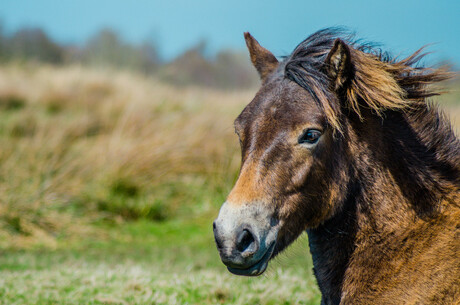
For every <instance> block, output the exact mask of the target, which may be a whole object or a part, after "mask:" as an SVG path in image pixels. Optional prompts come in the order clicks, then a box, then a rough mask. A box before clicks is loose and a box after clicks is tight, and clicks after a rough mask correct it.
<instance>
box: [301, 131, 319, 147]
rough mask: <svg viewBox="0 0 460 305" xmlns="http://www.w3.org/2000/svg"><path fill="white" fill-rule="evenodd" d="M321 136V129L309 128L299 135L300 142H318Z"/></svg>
mask: <svg viewBox="0 0 460 305" xmlns="http://www.w3.org/2000/svg"><path fill="white" fill-rule="evenodd" d="M320 137H321V131H319V130H316V129H307V130H306V131H304V133H303V134H302V135H301V136H300V137H299V144H316V142H318V140H319V138H320Z"/></svg>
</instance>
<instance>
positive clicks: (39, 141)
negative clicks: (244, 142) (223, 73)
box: [0, 65, 254, 246]
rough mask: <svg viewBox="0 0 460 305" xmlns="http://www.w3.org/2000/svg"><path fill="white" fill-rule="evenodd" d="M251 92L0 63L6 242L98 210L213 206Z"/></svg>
mask: <svg viewBox="0 0 460 305" xmlns="http://www.w3.org/2000/svg"><path fill="white" fill-rule="evenodd" d="M253 94H254V91H246V92H219V91H213V90H209V89H206V90H204V89H200V88H181V89H179V88H174V87H171V86H168V85H165V84H162V83H160V82H158V81H157V80H156V79H153V78H146V77H142V76H140V75H135V74H130V73H127V72H125V73H123V72H115V71H109V70H107V71H95V70H89V69H87V68H82V67H79V66H69V67H52V66H44V65H21V66H19V65H7V66H1V67H0V145H1V149H0V246H1V245H2V242H1V241H3V245H4V246H5V245H6V244H7V243H11V240H15V238H16V240H17V242H18V243H24V242H25V240H29V241H34V240H39V241H40V242H44V243H47V244H52V243H53V240H54V238H53V237H54V236H56V234H73V233H78V232H80V231H79V230H81V229H82V228H84V227H85V224H87V223H88V222H92V221H97V220H99V219H101V218H102V219H109V220H111V221H123V220H125V219H136V218H149V219H153V220H162V219H166V218H168V217H175V216H178V217H188V216H190V215H192V216H193V215H198V214H203V213H207V212H209V211H214V210H215V209H216V207H218V206H219V205H220V203H221V200H223V198H224V196H225V193H226V192H227V191H228V188H229V187H230V186H231V184H232V182H233V179H234V178H235V176H236V175H237V171H238V167H239V152H238V148H237V146H238V144H237V142H238V141H237V139H236V137H235V136H234V133H233V126H232V121H233V119H234V117H235V116H236V115H237V114H238V112H239V111H241V109H242V107H243V106H244V105H245V104H246V103H247V102H248V101H250V99H251V98H252V96H253ZM2 237H4V238H2ZM18 246H20V245H18Z"/></svg>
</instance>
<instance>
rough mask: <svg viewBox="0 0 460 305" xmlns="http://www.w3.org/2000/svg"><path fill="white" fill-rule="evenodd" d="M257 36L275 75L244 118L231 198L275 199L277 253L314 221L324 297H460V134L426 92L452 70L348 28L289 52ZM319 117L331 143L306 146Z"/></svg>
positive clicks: (258, 50)
mask: <svg viewBox="0 0 460 305" xmlns="http://www.w3.org/2000/svg"><path fill="white" fill-rule="evenodd" d="M245 37H246V40H247V44H248V47H249V50H250V53H251V59H252V61H253V63H254V64H255V66H256V68H257V70H258V71H259V72H260V74H261V78H262V80H263V84H262V88H261V89H260V91H259V92H258V93H257V95H256V97H255V98H254V100H253V101H252V102H251V103H250V104H249V105H248V106H247V107H246V108H245V109H244V111H243V112H242V113H241V114H240V116H239V117H238V118H237V120H236V121H235V127H236V130H237V133H238V134H239V136H240V140H241V146H242V169H241V173H240V176H239V179H238V182H237V184H236V185H235V187H234V189H233V190H232V192H231V194H230V195H229V198H230V199H231V200H229V201H231V202H234V203H235V204H238V203H242V202H254V201H263V202H267V204H273V205H275V206H276V217H277V218H278V219H279V220H280V221H282V223H283V226H282V228H281V230H280V232H279V235H278V240H277V244H276V248H275V255H276V253H279V252H281V251H282V250H283V249H284V248H285V247H286V246H287V245H289V244H290V243H291V242H292V241H293V240H294V239H296V238H297V237H298V236H299V234H300V233H301V232H302V231H304V230H307V233H308V236H309V242H310V251H311V253H312V256H313V262H314V273H315V276H316V278H317V280H318V284H319V287H320V289H321V292H322V295H323V299H322V304H460V143H459V140H458V139H457V138H456V136H455V134H454V132H453V131H452V128H451V125H450V124H449V122H448V120H447V119H446V118H445V117H444V116H443V115H442V114H441V113H440V111H439V110H438V109H437V108H436V107H435V106H433V105H430V104H429V103H428V102H427V101H426V98H427V97H429V96H432V95H435V94H437V93H436V92H435V91H433V90H432V89H431V88H430V87H428V85H429V84H432V83H435V82H438V81H440V80H443V79H446V78H447V77H448V76H449V73H448V72H446V70H444V69H428V68H419V67H416V64H417V63H418V62H419V60H420V58H421V56H420V52H416V53H415V54H414V55H412V56H410V57H409V58H407V59H404V60H400V61H397V60H396V59H391V58H389V57H388V56H385V55H384V54H381V53H379V52H376V51H374V50H373V49H372V48H371V47H369V46H368V45H363V44H358V43H356V42H353V40H352V38H351V37H350V36H344V35H342V34H341V33H340V32H339V31H337V30H331V29H327V30H322V31H319V32H317V33H315V34H313V35H312V36H310V37H309V38H307V39H306V40H305V41H304V42H302V43H301V44H300V45H299V46H298V47H297V48H296V49H295V50H294V52H293V53H292V54H291V55H290V56H289V57H287V58H286V59H285V60H284V61H282V62H281V63H277V62H275V61H274V60H273V59H274V58H275V57H274V56H273V55H271V53H270V52H269V51H267V50H266V49H264V48H262V47H260V45H259V44H258V43H257V41H255V39H254V38H252V36H250V35H249V34H246V35H245ZM267 52H268V53H267ZM275 60H276V59H275ZM264 63H266V65H265V64H264ZM312 126H313V127H315V128H319V129H321V130H322V131H323V135H322V138H321V142H320V143H319V144H318V145H317V146H316V147H315V148H314V149H311V150H308V149H305V148H302V147H299V145H297V138H298V136H299V134H300V133H301V132H302V130H304V129H305V128H307V127H312Z"/></svg>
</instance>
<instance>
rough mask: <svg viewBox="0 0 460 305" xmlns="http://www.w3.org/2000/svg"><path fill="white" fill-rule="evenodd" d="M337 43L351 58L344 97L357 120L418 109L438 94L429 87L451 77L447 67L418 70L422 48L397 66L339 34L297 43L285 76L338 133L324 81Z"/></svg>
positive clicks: (387, 57) (334, 109)
mask: <svg viewBox="0 0 460 305" xmlns="http://www.w3.org/2000/svg"><path fill="white" fill-rule="evenodd" d="M336 38H340V39H342V40H343V41H345V42H346V43H347V44H348V45H349V46H350V52H351V54H350V55H351V56H350V57H351V65H352V71H350V74H351V75H350V77H349V83H347V84H346V86H345V88H346V89H345V90H344V92H343V97H344V100H345V102H346V103H347V104H346V105H345V106H346V107H348V108H349V109H351V110H353V111H354V112H356V113H357V115H358V116H360V117H361V109H362V108H363V107H364V108H369V109H372V110H373V111H374V112H375V113H376V114H378V115H382V113H383V112H384V111H385V110H405V109H409V108H411V107H412V106H413V105H414V104H416V103H426V100H425V99H426V98H427V97H430V96H434V95H438V94H439V92H437V91H436V90H435V89H433V88H430V87H429V86H428V85H430V84H433V83H436V82H440V81H443V80H446V79H448V78H450V77H451V76H452V73H450V72H448V71H447V69H446V68H445V67H444V68H439V69H435V68H424V67H419V66H418V64H419V63H420V60H421V59H422V58H423V57H424V56H425V54H424V53H423V48H421V49H419V50H418V51H416V52H415V53H413V54H412V55H410V56H409V57H407V58H405V59H402V60H398V59H397V58H392V57H391V56H390V55H389V54H388V53H384V52H382V51H381V50H380V49H378V48H376V47H374V46H373V45H372V44H370V43H364V42H362V41H359V40H355V39H354V36H353V35H352V34H350V33H347V32H346V31H344V30H342V29H339V28H327V29H323V30H320V31H318V32H316V33H314V34H312V35H311V36H310V37H308V38H307V39H305V40H304V41H303V42H301V43H300V44H299V45H298V46H297V47H296V49H295V50H294V51H293V52H292V54H291V55H290V56H289V57H287V58H286V59H285V61H284V64H285V76H286V77H287V78H289V79H291V80H293V81H295V82H296V83H297V84H299V85H300V86H301V87H303V88H304V89H306V90H308V91H309V92H310V94H312V95H313V97H314V98H315V99H316V100H317V101H318V102H319V104H320V105H321V107H322V108H323V109H324V111H325V113H326V116H327V117H328V119H329V123H330V124H331V125H332V126H333V127H334V128H335V129H337V130H340V123H339V115H340V111H341V109H340V105H339V104H337V103H335V104H334V103H331V101H334V100H336V99H335V98H334V97H333V96H331V95H332V94H333V93H332V91H331V90H328V89H329V88H327V87H325V86H324V84H325V83H327V82H325V81H327V79H328V76H327V73H326V69H327V67H326V64H325V62H326V57H327V55H328V53H329V52H330V50H331V48H332V46H333V44H334V41H335V39H336Z"/></svg>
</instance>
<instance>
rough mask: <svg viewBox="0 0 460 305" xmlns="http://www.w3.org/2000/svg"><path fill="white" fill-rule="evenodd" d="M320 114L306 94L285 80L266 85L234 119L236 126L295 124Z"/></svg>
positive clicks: (309, 96)
mask: <svg viewBox="0 0 460 305" xmlns="http://www.w3.org/2000/svg"><path fill="white" fill-rule="evenodd" d="M318 114H320V108H319V107H318V105H317V103H315V102H314V100H313V98H312V97H311V95H310V94H308V92H307V91H306V90H305V89H303V88H302V87H300V86H299V85H297V84H296V83H295V82H292V81H289V80H287V79H281V78H280V79H275V80H273V81H271V82H269V83H266V84H264V85H263V86H262V88H261V89H260V90H259V92H258V93H257V95H256V97H255V98H254V100H253V101H252V102H251V103H250V104H249V105H248V106H247V107H246V108H245V109H244V110H243V112H242V113H241V114H240V116H239V117H238V118H237V119H236V121H235V123H236V125H242V126H244V125H246V124H249V123H251V122H255V121H256V120H257V121H263V120H270V121H272V120H276V121H277V122H278V123H282V122H289V123H295V122H297V121H302V120H305V119H308V116H311V115H318Z"/></svg>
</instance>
